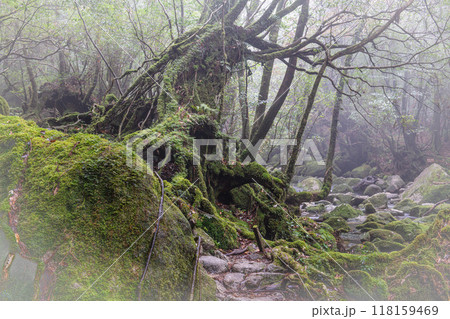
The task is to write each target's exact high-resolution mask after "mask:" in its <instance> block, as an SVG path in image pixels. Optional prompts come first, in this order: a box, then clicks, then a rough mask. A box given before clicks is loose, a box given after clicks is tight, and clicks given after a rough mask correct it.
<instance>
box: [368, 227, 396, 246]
mask: <svg viewBox="0 0 450 319" xmlns="http://www.w3.org/2000/svg"><path fill="white" fill-rule="evenodd" d="M368 235H369V240H370V241H371V242H374V240H376V239H381V240H391V241H395V242H397V243H403V242H405V240H404V239H403V237H402V236H401V235H399V234H397V233H394V232H393V231H390V230H387V229H372V230H370V231H369V232H368Z"/></svg>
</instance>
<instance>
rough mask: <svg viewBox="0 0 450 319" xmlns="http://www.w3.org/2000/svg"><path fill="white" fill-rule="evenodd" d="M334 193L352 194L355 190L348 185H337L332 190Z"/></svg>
mask: <svg viewBox="0 0 450 319" xmlns="http://www.w3.org/2000/svg"><path fill="white" fill-rule="evenodd" d="M331 192H332V193H351V192H353V189H352V188H351V187H350V186H349V185H347V184H339V185H335V186H333V187H332V189H331Z"/></svg>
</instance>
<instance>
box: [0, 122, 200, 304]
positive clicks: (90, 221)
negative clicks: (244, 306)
mask: <svg viewBox="0 0 450 319" xmlns="http://www.w3.org/2000/svg"><path fill="white" fill-rule="evenodd" d="M11 141H13V143H11ZM0 145H2V152H1V155H0V174H1V175H2V176H6V180H5V179H3V178H2V184H3V187H2V192H1V194H0V200H1V202H2V203H4V202H5V201H8V200H9V198H8V197H9V196H8V193H5V190H11V189H18V191H19V198H18V204H19V207H20V211H19V212H18V215H19V223H18V226H17V231H18V234H19V235H20V240H21V243H23V244H24V245H25V246H26V247H27V249H28V253H29V254H30V256H31V257H32V258H34V259H37V260H41V259H42V257H43V255H44V254H49V253H50V252H53V257H52V260H53V261H55V263H56V264H57V265H59V266H58V269H57V278H56V282H55V284H54V290H53V298H54V299H57V300H75V299H77V298H78V297H79V296H80V295H81V294H82V293H83V292H86V293H85V294H84V295H83V297H82V299H83V300H134V299H136V288H137V285H138V283H139V279H140V276H141V275H142V271H143V268H144V266H145V262H146V258H147V254H148V248H149V245H150V241H151V238H152V235H151V232H149V231H148V230H150V229H153V227H152V226H153V225H154V221H155V219H156V214H157V212H158V206H159V196H160V194H159V189H160V187H159V183H158V182H157V180H156V179H155V178H154V177H152V176H150V175H146V174H144V173H143V172H142V171H141V170H140V169H139V168H142V167H143V165H144V164H143V163H142V161H137V162H136V166H135V167H129V166H128V165H127V164H126V158H125V147H124V146H122V145H121V144H116V143H110V142H108V141H106V140H104V139H101V138H100V137H98V136H93V135H88V134H76V135H73V136H67V135H64V134H62V133H60V132H57V131H49V130H43V129H41V128H39V127H37V126H36V125H35V124H34V123H31V122H26V121H24V120H22V119H20V118H17V117H2V116H0ZM5 150H6V152H4V151H5ZM164 208H165V214H164V217H163V218H162V219H161V225H160V231H159V234H158V238H157V241H156V247H155V251H154V254H153V256H152V260H151V263H150V269H151V271H150V272H149V273H148V274H147V277H146V280H145V283H144V285H143V291H142V298H143V299H152V300H183V299H186V298H188V293H189V287H190V283H191V282H190V281H191V277H192V273H193V261H194V256H195V250H196V249H195V243H194V239H193V235H192V232H191V229H190V226H189V223H188V221H187V219H186V218H185V217H184V216H183V215H182V214H181V212H180V211H179V210H178V209H177V208H176V207H174V206H173V205H171V204H170V199H168V198H166V201H165V207H164ZM5 217H6V216H5ZM147 231H148V232H147ZM146 232H147V233H146ZM142 234H144V235H143V236H142V237H140V236H141V235H142ZM139 238H140V240H138V241H137V242H136V243H134V242H135V240H136V239H139ZM127 249H128V250H127ZM124 252H125V254H123V253H124ZM122 254H123V255H122ZM119 256H121V258H120V259H118V260H117V258H118V257H119ZM115 261H117V262H115ZM109 266H111V268H108V267H109ZM105 269H109V270H108V271H107V272H106V273H104V274H103V271H104V270H105ZM102 274H103V276H100V275H102ZM96 279H98V281H96ZM203 282H205V283H206V282H207V279H206V278H204V279H203ZM94 283H95V284H94ZM91 285H92V287H91ZM89 287H91V288H90V289H88V288H89Z"/></svg>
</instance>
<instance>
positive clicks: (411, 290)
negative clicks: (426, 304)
mask: <svg viewBox="0 0 450 319" xmlns="http://www.w3.org/2000/svg"><path fill="white" fill-rule="evenodd" d="M389 292H390V293H391V295H392V299H393V300H411V301H413V300H429V301H432V300H433V301H437V300H442V301H447V300H448V286H447V283H446V281H445V280H444V277H443V276H442V274H441V273H440V272H439V271H437V270H436V269H435V268H433V267H431V266H429V265H421V264H419V263H417V262H407V261H405V262H403V263H402V264H401V265H400V267H399V269H398V271H397V272H396V273H395V276H394V278H392V279H391V280H390V281H389Z"/></svg>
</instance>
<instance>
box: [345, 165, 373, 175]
mask: <svg viewBox="0 0 450 319" xmlns="http://www.w3.org/2000/svg"><path fill="white" fill-rule="evenodd" d="M371 169H372V168H371V167H370V166H369V165H367V164H363V165H361V166H358V167H356V168H354V169H353V170H352V171H351V172H350V176H351V177H358V178H364V177H366V176H368V175H369V174H370V170H371Z"/></svg>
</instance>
